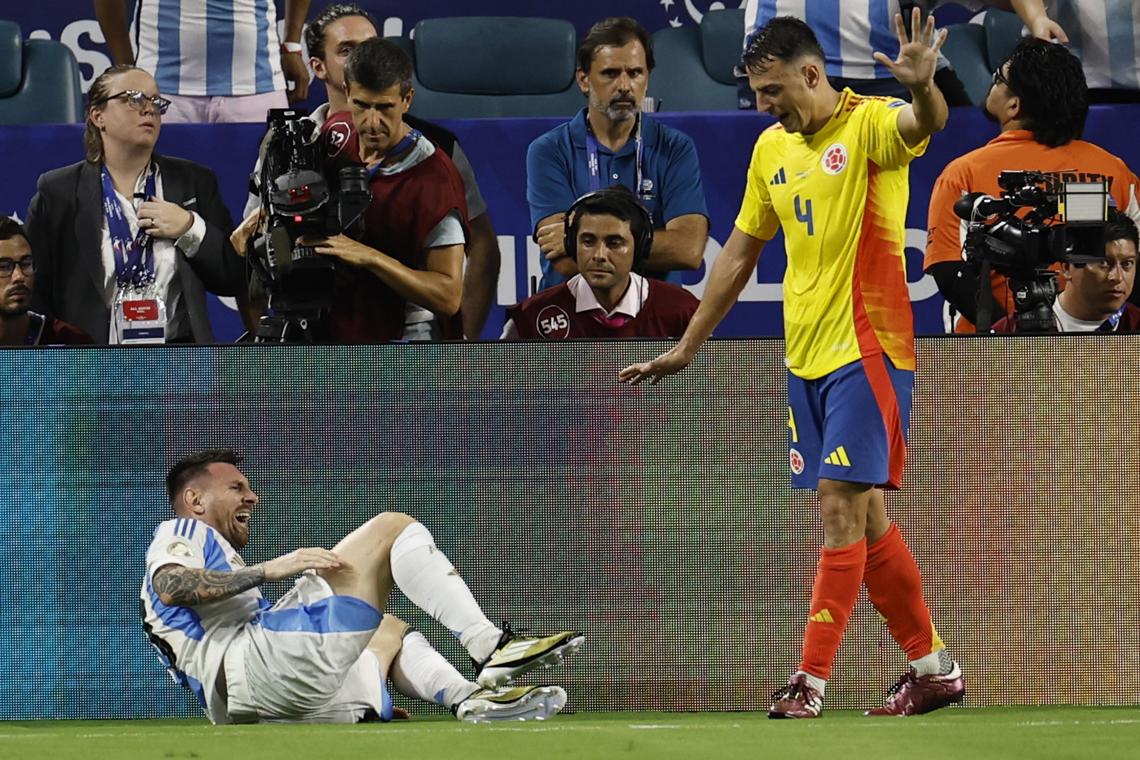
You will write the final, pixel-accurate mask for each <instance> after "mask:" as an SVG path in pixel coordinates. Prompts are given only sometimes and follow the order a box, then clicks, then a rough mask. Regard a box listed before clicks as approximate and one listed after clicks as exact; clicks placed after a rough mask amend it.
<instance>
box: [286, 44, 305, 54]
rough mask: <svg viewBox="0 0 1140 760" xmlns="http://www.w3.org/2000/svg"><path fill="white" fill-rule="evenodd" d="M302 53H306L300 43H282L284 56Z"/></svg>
mask: <svg viewBox="0 0 1140 760" xmlns="http://www.w3.org/2000/svg"><path fill="white" fill-rule="evenodd" d="M302 52H304V48H303V47H301V43H300V42H282V43H281V53H282V55H285V54H287V53H298V54H299V53H302Z"/></svg>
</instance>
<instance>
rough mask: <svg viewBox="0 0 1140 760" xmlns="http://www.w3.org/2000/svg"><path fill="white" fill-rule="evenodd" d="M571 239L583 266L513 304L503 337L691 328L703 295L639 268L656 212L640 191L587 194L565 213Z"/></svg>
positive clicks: (674, 332)
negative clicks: (638, 196)
mask: <svg viewBox="0 0 1140 760" xmlns="http://www.w3.org/2000/svg"><path fill="white" fill-rule="evenodd" d="M565 238H566V240H565V243H564V246H565V250H567V251H574V256H575V259H576V261H577V265H578V272H579V273H578V274H576V275H574V276H573V277H571V278H570V279H569V280H567V281H566V282H564V283H561V284H560V285H555V286H554V287H552V288H547V289H546V290H543V291H542V292H540V293H536V294H535V295H533V296H531V297H530V298H528V299H527V300H525V301H523V302H522V303H520V304H518V305H517V306H511V307H509V308H508V309H507V324H506V326H505V327H504V328H503V335H502V338H503V339H504V340H518V339H541V338H547V339H560V338H665V337H670V336H678V335H683V334H684V332H685V328H686V327H688V325H689V320H690V319H691V318H692V316H693V313H694V312H696V310H697V306H698V305H699V304H700V302H699V301H698V300H697V299H696V298H695V297H694V296H693V295H692V294H690V293H689V292H688V291H686V290H683V289H682V288H680V287H678V286H676V285H672V284H670V283H667V282H664V281H662V280H651V279H647V278H645V277H642V276H641V275H639V274H635V273H634V272H633V271H632V270H633V268H634V267H635V266H636V265H637V264H638V263H639V262H640V261H642V260H643V259H644V258H645V257H646V256H648V255H649V249H650V246H651V245H652V242H653V222H652V220H651V219H650V218H649V212H648V211H646V210H645V207H643V206H642V205H641V204H640V203H638V201H637V199H636V198H634V196H633V193H631V192H630V191H629V190H627V189H626V188H624V187H622V186H620V185H615V186H613V187H610V188H607V189H605V190H598V191H596V192H593V193H587V194H586V195H583V196H582V197H581V198H579V199H578V200H576V201H574V205H572V206H571V207H570V210H569V211H568V212H567V214H566V220H565Z"/></svg>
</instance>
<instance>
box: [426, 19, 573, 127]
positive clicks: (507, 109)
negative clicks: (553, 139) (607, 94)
mask: <svg viewBox="0 0 1140 760" xmlns="http://www.w3.org/2000/svg"><path fill="white" fill-rule="evenodd" d="M412 44H413V47H414V50H415V52H414V60H415V64H416V66H415V81H414V84H415V88H416V96H415V100H413V101H412V109H411V110H412V113H413V114H415V115H416V116H419V117H421V118H426V119H444V118H484V117H499V116H566V117H569V116H572V115H573V114H574V113H575V112H577V111H578V110H579V109H581V108H582V106H583V105H584V104H585V98H584V97H583V96H582V93H581V91H580V90H579V89H578V85H577V83H576V82H575V81H574V69H575V59H574V56H575V52H576V46H577V36H576V34H575V32H574V26H573V24H571V23H570V22H569V21H563V20H558V19H546V18H519V17H507V16H469V17H464V18H435V19H424V20H423V21H420V22H419V23H418V24H416V27H415V30H414V32H413V33H412Z"/></svg>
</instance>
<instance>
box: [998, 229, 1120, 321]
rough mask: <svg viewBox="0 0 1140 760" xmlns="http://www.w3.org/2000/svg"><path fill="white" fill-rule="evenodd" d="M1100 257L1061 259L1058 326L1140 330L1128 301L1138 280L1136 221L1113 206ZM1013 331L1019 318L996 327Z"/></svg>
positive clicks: (1055, 305)
mask: <svg viewBox="0 0 1140 760" xmlns="http://www.w3.org/2000/svg"><path fill="white" fill-rule="evenodd" d="M1103 240H1104V261H1102V262H1097V263H1090V264H1068V263H1066V264H1062V265H1061V277H1062V279H1063V280H1064V282H1065V289H1064V290H1063V291H1061V294H1060V295H1059V296H1057V300H1055V301H1054V302H1053V318H1054V319H1055V320H1056V323H1057V330H1058V332H1064V333H1082V332H1098V333H1104V332H1118V333H1134V332H1140V308H1137V307H1135V306H1133V305H1132V304H1130V303H1127V301H1128V296H1129V295H1131V293H1132V287H1133V285H1134V284H1135V282H1136V250H1137V246H1138V245H1140V235H1138V233H1137V230H1136V224H1135V223H1134V222H1133V221H1132V220H1131V219H1129V218H1128V217H1127V216H1125V215H1124V214H1121V213H1118V212H1116V211H1112V212H1110V213H1109V218H1108V223H1107V224H1105V226H1104V237H1103ZM1016 331H1017V320H1016V319H1014V318H1013V317H1005V318H1004V319H1002V320H1001V321H999V322H998V323H997V324H995V325H994V332H996V333H1011V332H1016Z"/></svg>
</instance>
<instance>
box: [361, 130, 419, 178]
mask: <svg viewBox="0 0 1140 760" xmlns="http://www.w3.org/2000/svg"><path fill="white" fill-rule="evenodd" d="M421 137H423V135H422V134H421V133H420V131H419V130H418V129H413V130H412V131H410V132H408V134H406V135H404V136H403V138H401V139H400V142H398V143H396V144H395V145H393V146H392V149H391V150H390V151H388V152H387V153H386V154H384V158H382V159H380V162H379V163H378V164H376V165H375V166H373V167H372V168H370V169H368V181H369V182H371V181H372V178H373V177H375V176H376V175H377V173H379V171H380V167H381V166H383V165H384V161H385V160H386V159H387V158H388V156H399V155H401V154H403V153H407V152H408V151H409V150H411V149H412V147H413V146H414V145H415V144H416V143H417V142H419V140H420V138H421Z"/></svg>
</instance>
